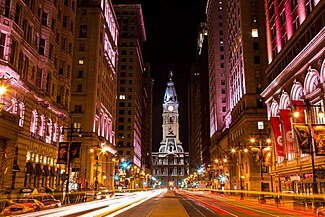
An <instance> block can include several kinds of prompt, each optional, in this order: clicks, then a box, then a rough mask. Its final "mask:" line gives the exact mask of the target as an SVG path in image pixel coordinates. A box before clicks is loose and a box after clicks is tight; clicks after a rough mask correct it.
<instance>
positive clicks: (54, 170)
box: [51, 167, 58, 176]
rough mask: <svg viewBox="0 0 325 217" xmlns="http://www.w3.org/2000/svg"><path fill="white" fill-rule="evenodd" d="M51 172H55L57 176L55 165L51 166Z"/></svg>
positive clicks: (54, 174)
mask: <svg viewBox="0 0 325 217" xmlns="http://www.w3.org/2000/svg"><path fill="white" fill-rule="evenodd" d="M51 173H52V174H53V176H57V175H58V173H57V172H56V168H55V167H51Z"/></svg>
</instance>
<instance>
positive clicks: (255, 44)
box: [253, 42, 260, 50]
mask: <svg viewBox="0 0 325 217" xmlns="http://www.w3.org/2000/svg"><path fill="white" fill-rule="evenodd" d="M259 49H260V45H259V43H258V42H253V50H259Z"/></svg>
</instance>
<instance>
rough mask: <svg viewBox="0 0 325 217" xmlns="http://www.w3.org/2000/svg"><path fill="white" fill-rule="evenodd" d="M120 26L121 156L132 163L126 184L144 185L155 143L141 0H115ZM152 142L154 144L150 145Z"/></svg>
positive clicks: (118, 139) (119, 102)
mask: <svg viewBox="0 0 325 217" xmlns="http://www.w3.org/2000/svg"><path fill="white" fill-rule="evenodd" d="M115 2H116V4H114V10H115V11H116V14H117V19H118V22H119V26H120V30H121V31H120V37H119V57H120V59H119V65H118V67H119V73H118V90H117V91H118V98H117V106H116V107H117V120H116V121H117V122H116V124H117V131H116V132H117V138H116V143H117V148H118V155H119V156H123V158H124V159H125V161H127V162H128V163H130V168H128V174H127V175H126V181H125V184H126V185H128V186H129V187H130V188H137V187H143V180H144V178H145V177H144V176H145V175H146V172H149V171H148V169H149V168H148V166H149V165H150V164H149V162H150V161H147V160H148V157H147V156H148V154H149V155H150V153H149V152H148V151H149V150H150V149H148V146H151V135H152V134H151V128H150V127H151V117H150V116H151V115H152V106H151V104H152V83H150V79H151V78H150V76H149V75H150V71H149V70H150V68H149V67H147V65H145V63H144V62H143V54H142V53H143V43H144V42H145V40H146V32H145V26H144V21H143V14H142V6H141V4H137V3H136V2H137V1H126V2H124V3H121V1H115ZM149 122H150V123H149ZM149 143H150V144H149Z"/></svg>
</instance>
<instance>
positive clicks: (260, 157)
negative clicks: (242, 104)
mask: <svg viewBox="0 0 325 217" xmlns="http://www.w3.org/2000/svg"><path fill="white" fill-rule="evenodd" d="M257 128H258V131H259V160H260V179H261V191H262V192H263V191H264V183H263V180H264V178H263V158H264V156H263V151H262V149H263V144H262V130H263V129H264V122H263V121H258V122H257ZM255 141H256V140H255V138H251V139H250V142H251V143H253V144H254V143H255ZM266 143H267V144H268V146H269V144H270V143H271V139H269V138H268V139H267V140H266ZM259 201H260V203H265V197H264V194H261V195H260V198H259Z"/></svg>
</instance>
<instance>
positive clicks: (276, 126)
mask: <svg viewBox="0 0 325 217" xmlns="http://www.w3.org/2000/svg"><path fill="white" fill-rule="evenodd" d="M270 122H271V125H272V129H273V134H274V140H275V148H276V153H277V156H278V157H279V156H283V143H282V136H281V131H280V120H279V117H270Z"/></svg>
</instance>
